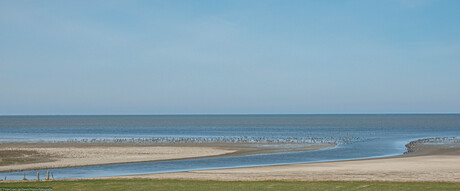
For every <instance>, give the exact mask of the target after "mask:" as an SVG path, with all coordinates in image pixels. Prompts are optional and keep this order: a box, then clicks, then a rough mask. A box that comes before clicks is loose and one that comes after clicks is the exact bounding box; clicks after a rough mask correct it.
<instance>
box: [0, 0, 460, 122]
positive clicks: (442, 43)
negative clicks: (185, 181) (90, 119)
mask: <svg viewBox="0 0 460 191" xmlns="http://www.w3.org/2000/svg"><path fill="white" fill-rule="evenodd" d="M459 9H460V1H457V0H382V1H369V0H345V1H344V0H328V1H320V0H298V1H297V0H289V1H282V0H278V1H273V0H241V1H240V0H232V1H226V0H219V1H215V0H209V1H205V0H194V1H189V0H184V1H179V0H163V1H155V0H152V1H133V0H126V1H117V0H110V1H93V0H79V1H67V0H56V1H53V0H47V1H35V0H21V1H17V0H0V115H93V114H335V113H345V114H348V113H350V114H351V113H459V112H460V11H458V10H459Z"/></svg>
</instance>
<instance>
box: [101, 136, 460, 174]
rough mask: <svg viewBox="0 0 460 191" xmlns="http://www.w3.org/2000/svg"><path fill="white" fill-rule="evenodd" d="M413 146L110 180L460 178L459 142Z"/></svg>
mask: <svg viewBox="0 0 460 191" xmlns="http://www.w3.org/2000/svg"><path fill="white" fill-rule="evenodd" d="M412 146H413V147H414V149H413V150H414V152H411V153H408V154H404V155H399V156H395V157H386V158H376V159H360V160H351V161H336V162H321V163H309V164H289V165H276V166H261V167H248V168H233V169H219V170H201V171H189V172H176V173H162V174H147V175H136V176H117V177H109V179H110V178H117V179H118V178H128V179H129V178H151V179H192V180H220V181H235V180H238V181H257V180H340V181H352V180H353V181H356V180H358V181H364V180H366V181H370V180H372V181H449V182H459V181H460V162H459V161H460V146H459V144H417V145H412Z"/></svg>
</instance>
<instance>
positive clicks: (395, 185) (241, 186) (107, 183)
mask: <svg viewBox="0 0 460 191" xmlns="http://www.w3.org/2000/svg"><path fill="white" fill-rule="evenodd" d="M5 187H8V188H10V187H23V188H24V187H51V188H53V190H123V191H124V190H238V191H243V190H460V183H448V182H360V181H313V182H311V181H308V182H307V181H199V180H150V179H131V180H126V179H123V180H76V181H49V182H3V183H2V182H0V190H2V189H1V188H5Z"/></svg>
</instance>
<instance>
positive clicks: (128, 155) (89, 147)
mask: <svg viewBox="0 0 460 191" xmlns="http://www.w3.org/2000/svg"><path fill="white" fill-rule="evenodd" d="M329 146H334V145H332V144H315V145H311V144H295V145H292V144H278V145H262V144H236V143H202V144H188V143H187V144H185V143H184V144H148V145H144V144H129V143H95V144H94V143H2V144H0V172H4V171H20V170H37V169H46V168H63V167H76V166H93V165H106V164H121V163H134V162H150V161H164V160H180V159H192V158H210V157H226V156H237V155H249V154H260V153H273V152H288V151H308V150H314V149H320V148H324V147H329Z"/></svg>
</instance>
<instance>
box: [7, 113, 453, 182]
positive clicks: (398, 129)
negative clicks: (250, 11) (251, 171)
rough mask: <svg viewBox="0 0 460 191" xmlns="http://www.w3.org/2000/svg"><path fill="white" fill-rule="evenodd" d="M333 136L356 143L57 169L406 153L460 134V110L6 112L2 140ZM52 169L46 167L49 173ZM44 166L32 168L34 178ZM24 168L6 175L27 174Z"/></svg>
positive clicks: (83, 174)
mask: <svg viewBox="0 0 460 191" xmlns="http://www.w3.org/2000/svg"><path fill="white" fill-rule="evenodd" d="M243 136H247V137H253V138H254V137H263V138H266V139H267V138H268V139H283V138H290V137H294V138H305V137H315V138H331V137H332V138H334V139H339V138H340V137H353V141H351V142H349V143H348V144H346V143H343V142H342V143H341V144H339V145H338V146H336V147H334V148H328V149H321V150H317V151H307V152H305V151H302V152H290V153H271V154H258V155H249V156H234V157H225V158H209V159H192V160H177V161H163V162H145V163H130V164H117V165H101V166H91V167H75V168H62V169H52V170H51V171H52V172H53V175H54V177H55V178H57V179H61V178H88V177H103V176H117V175H134V174H148V173H160V172H177V171H188V170H199V169H218V168H234V167H244V166H264V165H276V164H293V163H306V162H320V161H335V160H348V159H358V158H373V157H380V156H391V155H399V154H402V153H404V152H405V151H406V149H405V147H404V145H405V144H407V143H408V142H410V141H412V140H415V139H420V138H428V137H459V136H460V115H238V116H235V115H211V116H205V115H202V116H4V117H0V141H1V142H11V141H30V142H33V141H56V140H61V141H65V140H68V139H113V138H120V139H129V138H147V139H148V138H162V137H163V138H181V137H182V138H190V137H197V138H206V137H227V138H229V137H230V138H231V137H243ZM45 171H46V170H42V171H41V174H44V172H45ZM36 172H37V171H26V174H27V176H29V177H34V174H36ZM23 173H24V172H8V173H0V177H4V176H7V178H8V179H22V177H23Z"/></svg>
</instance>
